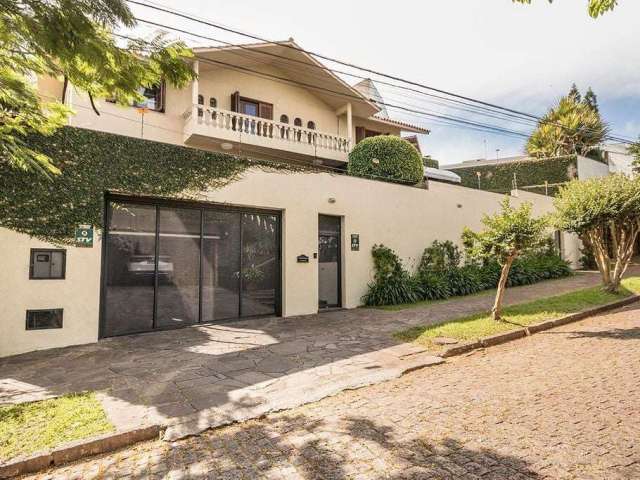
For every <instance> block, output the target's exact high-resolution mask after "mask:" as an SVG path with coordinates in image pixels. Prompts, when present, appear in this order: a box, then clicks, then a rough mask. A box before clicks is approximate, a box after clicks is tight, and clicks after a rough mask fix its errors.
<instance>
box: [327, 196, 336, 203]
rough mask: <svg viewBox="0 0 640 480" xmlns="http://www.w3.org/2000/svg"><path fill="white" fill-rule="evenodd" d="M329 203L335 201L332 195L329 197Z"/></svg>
mask: <svg viewBox="0 0 640 480" xmlns="http://www.w3.org/2000/svg"><path fill="white" fill-rule="evenodd" d="M328 202H329V203H336V199H335V198H334V197H329V200H328Z"/></svg>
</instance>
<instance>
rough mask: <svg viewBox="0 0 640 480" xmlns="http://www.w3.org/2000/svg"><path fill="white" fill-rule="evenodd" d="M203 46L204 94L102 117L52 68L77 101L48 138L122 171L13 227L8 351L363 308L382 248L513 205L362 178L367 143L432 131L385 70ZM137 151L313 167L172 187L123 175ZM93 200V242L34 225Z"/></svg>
mask: <svg viewBox="0 0 640 480" xmlns="http://www.w3.org/2000/svg"><path fill="white" fill-rule="evenodd" d="M195 53H196V58H195V60H194V64H193V68H194V69H195V70H196V71H197V72H198V74H199V76H198V79H197V80H195V81H193V83H192V84H191V85H189V86H188V87H187V88H184V89H174V88H172V87H170V86H168V85H159V86H157V88H153V89H146V90H144V92H143V93H144V96H145V97H146V98H147V101H146V102H145V103H144V104H143V105H138V106H132V107H122V106H118V105H115V104H113V103H110V102H109V101H108V100H105V99H102V100H101V99H96V105H95V106H96V109H97V110H98V112H99V113H100V114H99V115H97V114H96V113H95V111H94V108H93V106H92V105H91V102H90V100H89V99H88V98H87V96H86V95H85V94H84V93H83V92H81V91H78V90H77V89H75V88H74V87H73V86H70V87H69V88H68V89H67V91H66V92H63V91H62V82H60V81H57V80H55V79H51V78H41V79H39V80H38V86H39V90H40V92H41V94H42V95H43V96H46V97H55V98H58V99H62V98H64V101H65V102H66V103H67V104H68V105H69V106H70V107H71V108H72V109H73V110H74V111H75V115H74V116H73V117H72V118H71V120H70V125H71V127H67V128H66V129H64V130H63V131H62V132H60V133H59V134H56V136H55V137H54V138H52V139H51V140H49V141H48V142H49V143H50V145H48V146H49V147H51V149H52V150H55V151H60V152H62V154H61V158H62V157H64V156H71V157H73V156H74V155H75V157H74V158H81V159H82V160H83V161H85V162H87V163H88V164H92V163H91V162H95V164H96V165H97V164H98V162H100V168H102V170H101V171H102V172H106V173H105V175H107V176H108V175H111V176H110V177H109V178H110V179H115V180H114V182H115V183H114V184H105V185H104V186H103V187H100V188H96V189H95V190H94V191H90V192H87V190H86V188H85V187H86V185H85V183H83V182H81V181H79V182H69V183H66V184H65V187H64V188H70V189H76V190H77V191H82V192H85V195H86V198H76V197H73V198H70V199H67V198H66V197H65V195H66V194H67V192H66V191H65V190H64V189H63V187H61V186H60V185H59V183H57V182H59V180H56V179H53V181H52V183H51V184H50V186H49V187H47V188H49V192H50V195H51V200H49V199H48V198H44V199H40V200H39V201H40V205H43V207H42V208H45V207H46V209H47V213H46V215H45V214H43V215H40V214H39V212H38V211H30V212H29V215H28V218H26V219H25V221H24V228H22V229H21V230H19V231H22V232H26V233H19V231H18V229H15V228H6V226H5V227H0V244H1V245H2V246H3V248H2V249H0V265H2V266H3V268H2V269H0V311H2V313H3V314H2V316H1V318H0V356H5V355H13V354H17V353H22V352H27V351H31V350H37V349H44V348H52V347H62V346H67V345H75V344H82V343H90V342H95V341H97V340H98V339H100V338H105V337H112V336H117V335H124V334H131V333H139V332H150V331H155V330H163V329H170V328H175V327H183V326H188V325H195V324H200V323H211V322H213V323H220V322H226V321H229V320H234V319H248V318H252V317H256V316H265V315H266V316H285V317H290V316H297V315H307V314H313V313H317V312H319V311H324V310H327V309H332V308H354V307H357V306H359V305H360V304H361V297H362V295H363V294H364V293H365V292H366V290H367V284H368V283H369V282H370V281H371V278H372V271H373V265H372V258H371V254H370V252H371V248H372V246H373V245H375V244H380V243H383V244H385V245H388V246H390V247H392V248H394V249H395V250H396V251H397V252H398V254H399V255H400V256H401V257H402V258H403V260H404V261H405V262H406V264H407V266H408V267H409V268H411V267H412V265H413V263H414V262H415V261H416V259H419V258H420V255H421V254H422V251H423V250H424V248H425V247H426V246H428V245H429V244H431V242H433V241H434V240H452V241H455V242H458V243H459V242H460V234H461V232H462V230H463V228H464V227H465V226H468V227H471V228H479V227H480V225H481V215H482V214H483V213H492V212H494V211H496V209H497V208H498V207H499V204H500V202H501V200H502V198H503V195H499V194H495V193H491V192H485V191H477V190H475V189H471V188H465V187H462V186H459V185H453V184H451V183H447V182H431V183H430V185H429V188H428V189H424V188H415V187H412V186H407V185H400V184H396V183H390V182H384V181H379V180H377V179H368V178H359V177H353V176H349V175H345V174H344V170H345V167H346V164H347V160H348V154H349V151H350V149H351V148H352V147H353V145H354V144H355V143H357V142H358V141H360V140H361V139H363V138H366V137H369V136H373V135H400V134H401V133H402V132H408V133H413V134H426V133H428V130H427V129H425V128H423V127H420V126H415V125H410V124H407V123H403V122H400V121H396V120H393V119H391V118H389V117H388V114H387V112H386V110H385V108H384V105H383V104H381V103H383V102H381V101H380V96H379V92H378V93H376V92H377V90H376V91H374V90H373V89H374V88H375V86H374V85H373V83H372V82H370V81H364V83H360V84H359V85H356V86H355V87H352V86H350V85H348V84H347V83H346V82H345V81H343V80H342V79H341V78H339V77H337V76H335V75H334V74H333V73H332V72H330V71H328V70H327V69H326V67H324V66H323V65H322V64H320V63H319V62H318V61H317V60H316V59H315V58H313V57H310V56H309V55H307V54H306V53H304V52H303V51H301V50H300V49H299V48H297V45H296V44H295V43H293V41H287V42H280V43H257V44H251V45H244V46H241V47H228V48H198V49H196V50H195ZM363 92H365V93H363ZM81 138H82V139H84V140H82V141H83V142H85V143H81V144H78V142H79V141H78V139H81ZM54 147H55V148H54ZM56 149H57V150H56ZM131 152H135V154H134V155H135V158H134V157H130V158H131V160H132V161H134V160H135V161H137V162H138V165H145V164H146V165H154V164H157V163H158V162H160V161H162V162H163V163H162V165H167V167H166V169H167V170H168V171H167V174H173V170H175V172H176V173H175V174H174V175H175V176H177V177H178V178H177V179H173V181H174V184H178V185H182V184H183V183H184V184H189V182H181V180H184V179H181V178H179V177H180V176H181V175H183V173H182V169H181V164H180V163H179V162H178V161H174V160H173V159H174V158H178V159H181V160H180V161H186V160H188V161H189V163H190V164H194V163H196V164H197V162H198V161H199V159H203V160H202V161H204V159H205V153H206V154H207V155H209V156H208V157H206V160H207V161H208V162H209V163H208V165H212V164H213V163H215V162H225V161H226V162H227V163H228V164H231V163H232V161H237V162H238V165H240V161H239V160H238V159H239V158H244V157H249V158H251V159H257V160H269V161H274V162H279V164H282V165H298V166H299V165H304V166H305V167H309V168H310V170H309V169H305V170H301V171H299V170H296V169H291V170H286V171H285V170H281V169H277V168H274V169H271V168H262V167H259V166H256V164H254V163H251V164H244V163H242V164H241V166H242V168H238V169H235V170H233V169H232V172H231V174H230V175H229V180H228V181H226V182H221V183H219V184H215V185H209V184H208V185H201V186H200V187H199V189H198V190H197V191H195V192H191V191H189V192H181V191H179V192H174V191H171V192H170V193H167V191H168V190H166V189H165V190H163V189H158V188H156V187H157V185H154V182H155V181H160V180H158V178H159V177H158V176H155V177H153V180H149V181H145V179H144V178H140V177H136V183H135V185H136V186H135V187H123V186H122V185H124V184H126V182H124V183H123V182H120V183H118V181H120V180H121V179H122V176H119V171H116V172H115V173H113V172H111V171H109V169H110V168H113V169H116V170H117V169H118V168H126V167H127V165H126V163H127V162H118V161H117V160H118V158H122V156H123V155H130V156H131V155H132V154H131ZM203 152H205V153H203ZM209 152H214V153H209ZM94 155H95V158H94ZM167 159H170V160H171V161H169V160H167ZM111 162H112V164H113V166H111V165H112V164H111ZM171 162H173V163H171ZM123 163H124V164H125V165H123ZM148 168H149V169H150V168H151V167H148ZM105 169H106V170H105ZM156 170H157V169H156ZM156 170H154V172H156V173H157V171H156ZM127 172H128V173H127V175H133V174H134V173H135V174H136V175H142V176H143V177H144V171H143V172H142V173H140V172H134V173H131V172H130V171H127ZM123 175H124V174H123ZM451 178H453V177H451ZM124 180H127V178H125V179H124ZM25 182H26V181H25ZM85 182H86V179H85ZM96 184H100V182H97V181H96ZM100 185H102V184H100ZM19 188H22V187H19ZM29 188H31V186H30V185H29V184H27V183H25V185H24V188H23V190H24V191H26V190H28V189H29ZM158 191H161V192H164V193H162V194H159V193H157V192H158ZM153 192H156V193H153ZM36 193H37V194H39V195H41V194H42V192H36ZM54 197H55V198H54ZM60 197H62V198H63V199H64V201H61V200H56V198H60ZM89 197H90V198H89ZM522 201H531V202H532V203H533V209H534V212H535V213H536V214H544V213H546V212H548V211H550V209H551V208H552V204H551V200H550V199H549V198H548V197H544V196H542V195H537V194H534V193H527V192H520V193H519V195H518V196H517V197H514V198H513V202H514V203H515V204H518V203H520V202H522ZM78 205H81V206H83V210H82V212H86V211H87V209H89V210H90V211H91V212H92V214H93V215H94V216H93V217H92V218H96V219H97V220H95V221H92V224H87V223H88V222H89V221H90V219H88V218H85V217H84V216H82V215H81V216H79V217H78V218H77V220H76V217H74V216H73V215H71V217H70V218H72V221H74V222H75V221H77V222H78V224H74V230H75V237H74V238H75V242H74V241H73V238H72V239H71V240H72V241H71V242H70V243H69V242H68V243H62V244H61V243H60V242H55V241H52V240H51V239H48V238H43V234H42V232H41V231H40V230H38V233H37V234H35V233H34V234H29V232H33V231H34V230H33V228H32V227H33V226H34V225H36V226H37V224H38V222H47V221H54V222H55V221H56V219H57V218H59V217H63V216H64V215H65V209H66V210H69V209H74V208H76V207H77V206H78ZM83 215H84V213H83ZM65 218H67V217H65ZM51 219H53V220H51ZM70 221H71V220H70ZM0 225H5V224H2V223H0ZM70 234H71V235H73V232H71V233H70ZM566 237H567V241H566V242H565V245H566V246H565V254H566V256H567V258H573V257H574V256H575V255H576V252H575V251H573V250H571V248H573V247H572V246H571V245H573V244H572V243H570V242H569V238H570V236H566ZM176 334H179V333H178V332H176Z"/></svg>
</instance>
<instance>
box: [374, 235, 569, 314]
mask: <svg viewBox="0 0 640 480" xmlns="http://www.w3.org/2000/svg"><path fill="white" fill-rule="evenodd" d="M372 255H373V262H374V267H375V277H374V282H373V283H372V284H370V285H369V291H368V292H367V294H366V295H365V296H364V297H363V302H364V304H365V305H371V306H373V305H376V306H377V305H398V304H402V303H415V302H417V301H420V300H443V299H446V298H449V297H455V296H463V295H472V294H474V293H478V292H482V291H483V290H490V289H493V288H496V287H497V285H498V280H499V279H500V272H501V267H500V265H499V264H498V262H496V261H488V262H484V263H468V264H466V265H462V266H460V259H461V255H460V251H459V249H458V247H457V246H456V245H454V244H453V243H452V242H449V241H446V242H439V241H437V240H436V241H435V242H433V243H432V244H431V246H429V247H427V248H425V250H424V252H423V254H422V258H421V259H420V264H419V265H418V269H417V270H416V273H415V275H414V276H413V277H412V276H411V275H410V274H409V273H408V272H407V271H406V270H405V269H404V268H403V266H402V262H401V261H400V259H399V258H398V256H397V255H396V253H395V252H394V251H393V250H391V249H390V248H388V247H385V246H384V245H375V246H374V247H373V250H372ZM569 275H571V268H570V267H569V263H568V262H565V261H564V260H562V259H561V258H560V256H559V255H558V254H556V253H555V252H554V251H553V250H552V249H551V247H548V246H545V247H543V248H541V249H539V250H538V251H536V252H535V253H532V254H530V255H527V256H524V257H520V258H517V259H516V260H515V261H514V262H513V265H512V266H511V271H510V272H509V277H508V279H507V286H508V287H515V286H519V285H530V284H532V283H536V282H540V281H542V280H547V279H552V278H561V277H566V276H569Z"/></svg>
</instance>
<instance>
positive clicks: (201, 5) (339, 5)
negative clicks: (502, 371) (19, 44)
mask: <svg viewBox="0 0 640 480" xmlns="http://www.w3.org/2000/svg"><path fill="white" fill-rule="evenodd" d="M153 3H155V4H157V5H167V6H170V7H172V8H175V9H179V10H181V11H183V12H186V13H191V14H195V15H197V16H200V17H202V18H209V19H212V20H215V21H216V22H219V23H222V24H225V25H228V26H233V27H238V28H239V29H241V30H243V31H248V32H252V33H256V34H258V35H260V36H263V37H266V38H269V39H273V40H283V39H287V38H289V37H293V38H294V39H295V40H296V41H297V42H298V43H299V44H300V45H301V46H302V47H303V48H306V49H308V50H313V51H318V52H321V53H324V54H326V55H329V56H332V57H335V58H339V59H341V60H346V61H350V62H353V63H356V64H358V65H362V66H367V67H371V68H373V69H377V70H380V71H383V72H387V73H392V74H395V75H398V76H401V77H405V78H409V79H412V80H415V81H418V82H422V83H425V84H428V85H431V86H434V87H437V88H441V89H444V90H449V91H453V92H455V93H459V94H462V95H466V96H470V97H474V98H479V99H482V100H486V101H489V102H493V103H497V104H500V105H503V106H507V107H511V108H515V109H519V110H524V111H527V112H530V113H534V114H538V115H539V114H543V113H544V112H545V111H546V110H547V108H549V106H551V105H552V104H553V103H554V102H556V101H557V99H558V98H559V97H560V96H561V95H563V94H565V93H566V92H567V91H568V89H569V87H570V86H571V83H573V82H575V83H577V85H578V87H579V88H580V89H581V90H583V91H585V90H586V89H587V87H588V86H591V87H592V88H593V89H594V91H595V93H596V94H597V95H598V100H599V103H600V109H601V112H602V114H603V116H604V118H605V120H606V121H607V122H608V123H609V124H610V126H611V129H612V131H613V132H614V133H615V134H617V135H619V136H624V137H628V138H636V137H638V135H639V134H640V40H639V39H640V36H639V34H638V32H639V31H640V1H638V0H620V2H619V4H620V5H619V7H618V8H617V9H616V10H614V11H613V12H611V13H608V14H606V15H605V16H603V17H601V18H599V19H596V20H594V19H592V18H590V17H589V16H588V15H587V13H586V4H587V1H586V0H556V1H555V2H554V3H553V4H549V3H548V2H547V1H546V0H533V5H529V6H526V5H520V4H513V3H512V2H511V1H510V0H481V1H480V0H447V1H441V0H423V1H409V0H400V1H396V2H392V3H388V2H387V3H385V4H380V6H378V5H379V4H378V2H371V1H362V0H356V1H354V0H352V1H348V2H347V1H344V0H342V1H334V0H323V1H321V2H317V3H316V4H312V3H311V2H299V1H294V0H279V1H278V2H264V1H254V0H245V1H242V2H227V1H220V0H182V1H176V0H153ZM133 9H134V12H135V13H136V14H137V15H138V16H140V17H142V18H146V19H150V20H154V21H159V22H161V23H168V24H171V25H173V26H178V27H180V28H185V27H186V28H187V29H188V30H189V31H193V32H198V33H202V34H205V35H210V36H214V37H219V38H222V39H223V40H226V41H232V42H238V43H240V42H242V41H244V42H246V41H248V40H247V39H242V38H241V37H237V36H233V35H230V34H225V33H223V32H220V31H216V30H214V29H212V28H210V27H206V26H203V25H197V24H193V23H189V22H187V21H185V20H179V19H176V18H174V17H171V16H167V15H164V14H161V13H158V12H153V11H151V10H148V9H145V8H142V7H135V6H134V7H133ZM144 30H145V29H141V31H142V32H144ZM193 45H201V43H193ZM353 82H355V81H353ZM353 82H352V83H353ZM381 92H382V94H383V96H384V97H385V100H386V101H387V102H389V103H393V102H395V103H406V104H411V105H413V106H414V107H418V109H420V110H428V111H431V112H442V113H446V114H455V115H458V116H463V117H465V118H469V119H471V120H476V121H478V120H479V121H483V122H485V123H490V122H496V124H499V125H501V126H504V127H506V128H510V129H515V130H519V131H523V132H528V131H530V128H529V127H527V126H524V125H518V124H513V123H512V122H506V123H505V122H501V121H497V120H495V119H490V118H486V117H478V116H473V115H471V114H470V113H468V112H459V111H458V112H456V111H453V110H450V109H449V108H447V107H443V106H442V105H436V104H434V103H433V102H432V101H431V100H429V99H427V98H425V97H421V96H416V95H413V94H409V93H408V92H401V91H395V90H391V89H389V88H384V87H381ZM406 95H409V96H408V97H407V96H406ZM395 116H397V117H402V115H401V114H399V113H395ZM404 119H405V120H410V121H412V122H413V123H418V124H420V125H422V126H426V127H428V128H430V129H431V135H429V136H426V137H423V138H421V145H422V147H423V150H424V152H425V153H428V154H431V155H432V156H433V157H434V158H437V159H439V160H440V161H441V163H442V164H447V163H456V162H458V161H462V160H466V159H470V158H479V157H483V156H484V155H485V153H484V152H485V141H486V145H487V147H486V149H487V151H488V152H489V155H488V156H489V157H490V158H495V156H496V149H500V156H508V155H517V154H520V153H522V150H523V145H524V141H523V140H521V139H516V138H512V137H506V136H501V135H496V134H489V133H481V132H475V131H471V130H467V129H461V128H454V127H449V126H443V125H438V124H436V123H434V122H430V121H429V120H427V119H425V118H415V117H414V118H407V117H405V118H404Z"/></svg>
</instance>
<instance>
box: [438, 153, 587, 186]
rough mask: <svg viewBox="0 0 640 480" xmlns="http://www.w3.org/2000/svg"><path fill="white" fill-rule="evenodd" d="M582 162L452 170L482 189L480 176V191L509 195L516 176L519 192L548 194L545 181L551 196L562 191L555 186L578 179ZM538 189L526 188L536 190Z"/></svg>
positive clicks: (570, 158) (466, 182)
mask: <svg viewBox="0 0 640 480" xmlns="http://www.w3.org/2000/svg"><path fill="white" fill-rule="evenodd" d="M577 164H578V160H577V157H576V156H575V155H570V156H566V157H556V158H544V159H540V160H526V161H520V162H509V163H506V162H502V163H497V164H491V165H469V166H464V167H455V168H448V169H447V170H450V171H452V172H455V173H457V174H458V175H460V178H461V179H462V185H463V186H465V187H470V188H478V175H477V172H480V189H482V190H487V191H490V192H498V193H507V192H510V191H511V190H512V189H513V175H514V173H515V174H516V179H517V183H518V188H520V189H523V190H525V191H527V192H533V193H541V194H544V193H545V188H544V182H545V180H546V181H547V182H548V183H549V184H551V186H550V187H549V194H551V195H553V194H555V193H556V192H557V190H558V187H557V186H554V185H552V184H558V183H564V182H567V181H569V180H571V179H573V178H575V176H576V175H577V172H578V167H577ZM533 186H538V187H535V188H525V187H533Z"/></svg>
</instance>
